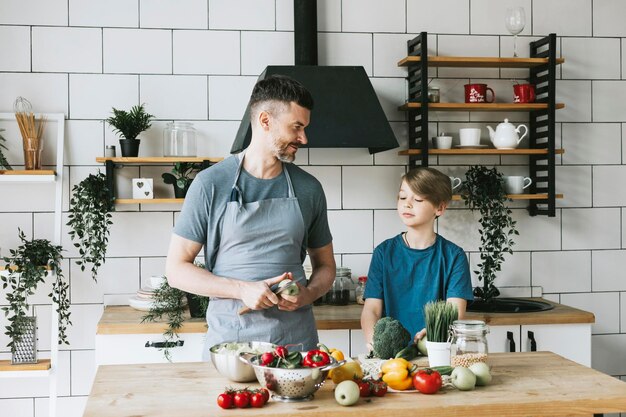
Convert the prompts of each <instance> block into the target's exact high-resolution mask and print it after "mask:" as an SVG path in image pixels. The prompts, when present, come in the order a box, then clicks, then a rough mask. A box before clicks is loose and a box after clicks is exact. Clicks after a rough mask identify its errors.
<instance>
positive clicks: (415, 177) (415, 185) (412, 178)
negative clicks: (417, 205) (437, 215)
mask: <svg viewBox="0 0 626 417" xmlns="http://www.w3.org/2000/svg"><path fill="white" fill-rule="evenodd" d="M402 181H406V183H407V185H408V186H409V188H410V189H411V191H413V192H414V193H415V194H417V195H419V196H420V197H422V198H423V199H425V200H427V201H430V202H431V203H432V204H433V205H434V206H435V207H439V206H440V205H441V204H448V202H449V201H450V200H451V199H452V185H451V184H450V177H448V176H447V175H446V174H444V173H442V172H440V171H437V170H436V169H434V168H426V167H419V168H413V169H412V170H410V171H409V172H407V173H406V174H404V175H403V176H402Z"/></svg>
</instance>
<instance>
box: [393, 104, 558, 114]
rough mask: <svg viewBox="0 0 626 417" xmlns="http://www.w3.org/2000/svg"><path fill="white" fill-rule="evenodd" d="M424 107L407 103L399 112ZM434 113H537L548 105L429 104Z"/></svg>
mask: <svg viewBox="0 0 626 417" xmlns="http://www.w3.org/2000/svg"><path fill="white" fill-rule="evenodd" d="M420 107H422V104H421V103H405V104H403V105H401V106H400V107H398V109H399V110H403V111H406V110H414V109H419V108H420ZM428 108H429V109H430V110H432V111H525V112H527V111H535V110H547V109H548V104H547V103H429V104H428ZM556 108H557V109H563V108H565V104H563V103H556Z"/></svg>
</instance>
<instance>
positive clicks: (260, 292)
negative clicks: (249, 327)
mask: <svg viewBox="0 0 626 417" xmlns="http://www.w3.org/2000/svg"><path fill="white" fill-rule="evenodd" d="M289 275H290V273H288V272H285V273H284V274H282V275H279V276H277V277H274V278H268V279H265V280H262V281H253V282H250V281H241V282H240V285H241V293H240V294H241V297H240V298H241V301H243V303H244V304H245V305H246V306H248V307H250V308H251V309H253V310H263V309H266V308H270V307H272V306H275V305H276V304H278V301H279V300H278V296H277V295H276V294H274V293H273V292H272V290H271V289H270V287H271V286H272V285H275V284H278V283H279V282H280V281H282V280H284V279H287V278H288V277H289Z"/></svg>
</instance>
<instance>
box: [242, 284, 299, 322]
mask: <svg viewBox="0 0 626 417" xmlns="http://www.w3.org/2000/svg"><path fill="white" fill-rule="evenodd" d="M286 279H289V278H286ZM281 282H282V281H281ZM287 288H289V285H285V286H282V287H280V288H277V289H275V290H273V291H272V292H273V293H274V294H276V295H280V294H281V293H282V292H283V291H285V290H286V289H287ZM250 311H252V309H251V308H250V307H247V306H246V307H242V308H241V309H240V310H239V311H238V313H239V315H240V316H241V315H242V314H246V313H249V312H250Z"/></svg>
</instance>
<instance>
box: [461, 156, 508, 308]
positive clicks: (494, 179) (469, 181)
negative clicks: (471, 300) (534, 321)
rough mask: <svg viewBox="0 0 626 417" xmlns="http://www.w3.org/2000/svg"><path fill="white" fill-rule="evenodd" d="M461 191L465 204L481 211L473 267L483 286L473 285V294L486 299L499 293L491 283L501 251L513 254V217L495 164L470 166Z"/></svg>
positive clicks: (498, 267)
mask: <svg viewBox="0 0 626 417" xmlns="http://www.w3.org/2000/svg"><path fill="white" fill-rule="evenodd" d="M463 184H464V191H463V192H462V194H461V195H462V197H463V200H464V201H465V205H466V206H467V207H468V208H469V209H470V210H472V211H475V210H478V211H479V212H480V219H479V220H478V222H479V224H480V228H479V230H478V233H479V234H480V260H481V262H480V263H479V264H478V267H479V268H480V270H478V271H474V273H476V274H477V275H478V279H479V280H480V281H482V282H483V286H482V288H481V287H476V288H474V296H475V297H478V298H480V299H482V301H484V302H486V303H489V302H491V301H492V300H493V299H494V298H495V297H497V296H498V295H500V291H499V290H498V288H497V287H496V286H495V285H494V284H493V282H494V280H495V279H496V274H497V273H498V272H499V271H500V269H501V266H502V262H504V254H505V253H509V254H512V253H513V250H512V247H513V245H514V242H513V238H512V237H513V235H519V232H518V231H517V230H516V229H515V221H514V220H513V219H512V218H511V214H512V212H511V210H509V208H508V207H506V203H507V201H510V199H509V198H508V197H507V195H506V192H505V191H504V186H503V176H502V174H501V173H499V172H498V171H497V170H496V168H492V169H489V168H487V167H484V166H481V165H477V166H472V167H470V169H469V170H468V171H467V173H466V174H465V182H464V183H463Z"/></svg>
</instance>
